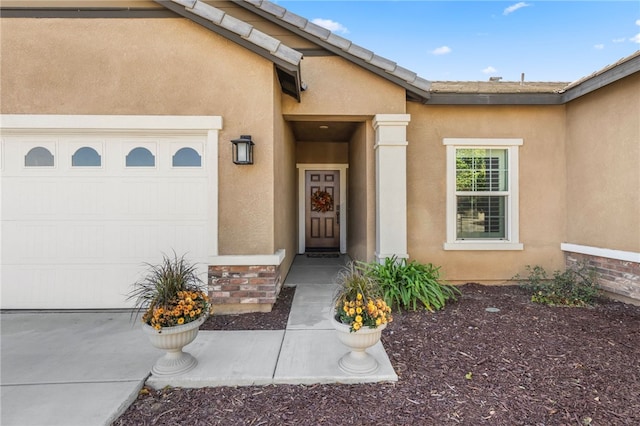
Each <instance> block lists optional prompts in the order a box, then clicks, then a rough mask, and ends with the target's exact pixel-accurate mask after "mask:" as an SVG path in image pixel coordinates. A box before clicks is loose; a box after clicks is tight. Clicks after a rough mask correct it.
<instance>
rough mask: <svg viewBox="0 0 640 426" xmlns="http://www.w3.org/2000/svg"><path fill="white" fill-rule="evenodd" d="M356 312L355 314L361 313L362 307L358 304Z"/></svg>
mask: <svg viewBox="0 0 640 426" xmlns="http://www.w3.org/2000/svg"><path fill="white" fill-rule="evenodd" d="M356 313H357V314H361V313H362V308H361V307H360V306H358V307H357V308H356Z"/></svg>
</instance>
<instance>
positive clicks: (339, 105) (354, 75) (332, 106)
mask: <svg viewBox="0 0 640 426" xmlns="http://www.w3.org/2000/svg"><path fill="white" fill-rule="evenodd" d="M301 70H302V81H303V82H304V83H306V84H307V90H306V91H304V92H302V102H300V103H298V102H297V101H296V100H295V99H293V98H291V97H285V98H283V109H282V110H283V113H284V114H285V115H302V116H304V115H310V116H318V115H327V116H339V115H344V116H373V115H375V114H378V113H385V114H403V113H404V112H405V111H404V110H405V108H406V107H405V105H406V101H405V90H404V89H403V88H401V87H399V86H396V85H395V84H393V83H391V82H389V81H387V80H385V79H383V78H381V77H378V76H377V75H375V74H372V73H370V72H369V71H367V70H365V69H363V68H360V67H358V66H357V65H354V64H353V63H351V62H349V61H347V60H345V59H342V58H340V57H338V56H322V57H315V56H310V57H305V58H304V59H303V60H302V62H301ZM330 76H335V78H333V77H330ZM354 121H355V120H354Z"/></svg>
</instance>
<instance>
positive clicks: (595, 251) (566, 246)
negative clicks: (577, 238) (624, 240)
mask: <svg viewBox="0 0 640 426" xmlns="http://www.w3.org/2000/svg"><path fill="white" fill-rule="evenodd" d="M560 250H562V251H569V252H572V253H580V254H586V255H589V256H599V257H606V258H608V259H616V260H623V261H626V262H636V263H640V253H636V252H632V251H622V250H613V249H607V248H600V247H592V246H583V245H580V244H571V243H561V244H560Z"/></svg>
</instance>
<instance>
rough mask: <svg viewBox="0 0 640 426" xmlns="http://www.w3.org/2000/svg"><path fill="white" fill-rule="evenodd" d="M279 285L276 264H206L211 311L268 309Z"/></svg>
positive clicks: (273, 301) (280, 286)
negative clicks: (207, 266)
mask: <svg viewBox="0 0 640 426" xmlns="http://www.w3.org/2000/svg"><path fill="white" fill-rule="evenodd" d="M281 288H282V278H281V276H280V267H279V266H276V265H247V266H217V265H216V266H213V265H210V266H209V298H210V299H211V303H212V305H213V313H214V315H215V314H223V313H246V312H269V311H271V308H272V307H273V304H274V303H275V302H276V298H277V297H278V294H279V293H280V289H281Z"/></svg>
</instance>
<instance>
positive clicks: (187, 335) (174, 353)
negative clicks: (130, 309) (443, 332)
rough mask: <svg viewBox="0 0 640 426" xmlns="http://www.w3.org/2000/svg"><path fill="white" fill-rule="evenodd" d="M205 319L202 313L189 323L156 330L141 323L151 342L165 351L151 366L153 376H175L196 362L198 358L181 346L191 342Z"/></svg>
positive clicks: (193, 365) (191, 367) (192, 366)
mask: <svg viewBox="0 0 640 426" xmlns="http://www.w3.org/2000/svg"><path fill="white" fill-rule="evenodd" d="M206 319H207V315H203V316H201V317H200V318H198V319H197V320H195V321H192V322H190V323H187V324H184V325H177V326H173V327H162V328H161V329H160V330H156V329H155V328H153V327H151V326H150V325H148V324H142V330H143V331H144V332H145V334H147V335H148V336H149V340H150V341H151V344H152V345H153V346H155V347H156V348H158V349H162V350H165V351H166V352H167V353H166V354H165V355H164V356H163V357H161V358H160V359H158V361H156V363H155V365H154V366H153V367H152V368H151V373H153V375H154V376H159V377H168V376H176V375H178V374H183V373H186V372H187V371H189V370H191V369H193V368H194V367H195V366H196V365H197V364H198V360H197V359H195V358H194V357H193V355H191V354H189V353H187V352H183V351H182V348H183V347H185V346H187V345H188V344H189V343H191V342H193V340H194V339H195V338H196V336H197V335H198V330H199V328H200V326H201V325H202V323H204V322H205V320H206Z"/></svg>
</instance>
